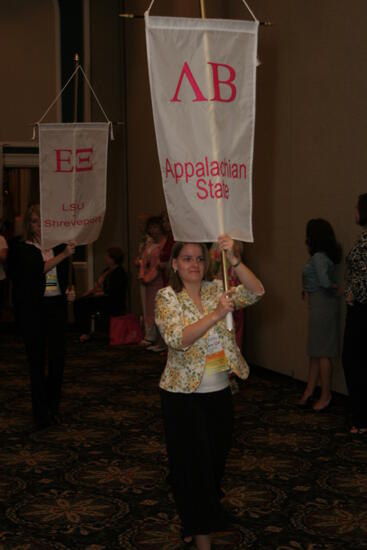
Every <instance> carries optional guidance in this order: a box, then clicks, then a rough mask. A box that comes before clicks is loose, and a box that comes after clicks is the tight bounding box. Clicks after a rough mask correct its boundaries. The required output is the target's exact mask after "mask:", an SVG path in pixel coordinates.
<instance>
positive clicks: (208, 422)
mask: <svg viewBox="0 0 367 550" xmlns="http://www.w3.org/2000/svg"><path fill="white" fill-rule="evenodd" d="M219 248H220V250H221V251H226V255H227V258H228V261H229V262H230V264H231V265H232V267H233V268H234V270H235V272H236V275H237V276H238V278H239V280H240V285H239V286H237V287H236V288H233V289H231V290H230V291H228V292H223V284H222V282H221V281H219V280H215V281H208V280H207V279H208V268H209V257H208V251H207V248H206V246H205V245H204V244H198V243H182V242H178V243H175V245H174V246H173V249H172V255H171V260H170V286H168V287H166V288H163V289H161V290H160V291H159V292H158V294H157V297H156V323H157V325H158V327H159V330H160V332H161V334H162V336H163V339H164V340H165V342H166V344H167V346H168V357H167V364H166V367H165V369H164V372H163V374H162V377H161V380H160V388H161V398H162V409H163V417H164V424H165V433H166V444H167V454H168V460H169V467H170V474H171V475H170V478H171V481H172V489H173V493H174V497H175V501H176V506H177V509H178V512H179V515H180V518H181V521H182V527H183V536H184V540H185V542H191V540H192V539H193V537H194V538H195V542H196V545H197V548H199V549H200V550H205V549H209V548H210V544H211V543H210V533H211V532H212V531H218V530H220V529H222V528H224V527H225V517H224V514H223V511H222V508H221V505H220V496H221V488H220V484H221V480H222V476H223V473H224V467H225V462H226V457H227V454H228V451H229V449H230V446H231V434H232V425H233V409H232V398H231V392H230V389H229V381H228V374H229V373H230V372H234V373H235V374H236V375H237V376H239V377H240V378H242V379H245V378H247V377H248V374H249V369H248V365H247V363H246V361H245V360H244V358H243V357H242V355H241V353H240V350H239V349H238V347H237V345H236V342H235V334H234V332H229V331H228V330H227V328H226V324H225V317H226V315H227V314H228V313H229V312H233V311H234V310H235V309H237V308H242V307H246V306H249V305H251V304H253V303H255V302H257V301H258V300H259V299H260V297H261V296H262V295H263V294H264V288H263V286H262V284H261V282H260V281H259V280H258V279H257V277H256V276H255V275H254V274H253V273H252V272H251V271H250V270H249V269H248V268H247V267H246V266H245V265H244V264H243V263H242V262H241V260H240V258H237V257H236V256H235V254H234V252H233V240H232V238H231V237H229V236H228V235H223V236H220V237H219Z"/></svg>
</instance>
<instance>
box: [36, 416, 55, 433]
mask: <svg viewBox="0 0 367 550" xmlns="http://www.w3.org/2000/svg"><path fill="white" fill-rule="evenodd" d="M50 426H52V420H51V418H45V419H43V420H38V421H37V422H35V423H34V427H35V429H36V430H37V431H41V430H46V429H47V428H49V427H50Z"/></svg>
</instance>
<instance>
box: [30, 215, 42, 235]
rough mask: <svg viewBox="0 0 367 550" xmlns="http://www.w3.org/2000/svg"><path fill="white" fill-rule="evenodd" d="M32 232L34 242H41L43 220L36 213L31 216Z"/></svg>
mask: <svg viewBox="0 0 367 550" xmlns="http://www.w3.org/2000/svg"><path fill="white" fill-rule="evenodd" d="M30 231H31V235H32V238H33V240H35V241H39V240H40V238H41V220H40V218H39V216H38V215H37V214H36V213H35V212H32V214H31V218H30Z"/></svg>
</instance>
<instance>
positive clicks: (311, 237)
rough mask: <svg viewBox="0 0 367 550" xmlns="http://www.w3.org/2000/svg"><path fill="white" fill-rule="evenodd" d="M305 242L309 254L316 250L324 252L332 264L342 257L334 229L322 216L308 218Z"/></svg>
mask: <svg viewBox="0 0 367 550" xmlns="http://www.w3.org/2000/svg"><path fill="white" fill-rule="evenodd" d="M306 244H307V246H308V250H309V252H310V254H311V256H313V255H314V254H316V252H324V254H326V256H328V257H329V258H330V260H331V261H332V262H333V263H334V264H338V263H339V262H340V260H341V258H342V250H341V246H340V244H339V243H338V242H337V241H336V238H335V233H334V230H333V228H332V227H331V225H330V223H329V222H328V221H326V220H323V219H322V218H317V219H313V220H309V222H308V223H307V226H306Z"/></svg>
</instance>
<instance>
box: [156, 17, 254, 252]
mask: <svg viewBox="0 0 367 550" xmlns="http://www.w3.org/2000/svg"><path fill="white" fill-rule="evenodd" d="M145 23H146V27H145V28H146V40H147V53H148V66H149V77H150V89H151V95H152V104H153V116H154V123H155V131H156V137H157V146H158V155H159V161H160V166H161V172H162V179H163V188H164V193H165V198H166V203H167V209H168V213H169V217H170V220H171V225H172V230H173V234H174V238H175V240H179V241H186V242H187V241H189V242H199V241H208V242H210V241H216V240H217V237H218V235H220V234H221V233H224V232H225V233H229V234H230V235H231V236H232V237H233V238H235V239H239V240H242V241H250V242H251V241H253V233H252V162H253V149H254V126H255V91H256V64H257V33H258V22H257V21H256V22H250V21H230V20H216V19H205V20H203V19H182V18H172V17H151V16H149V15H148V14H146V15H145Z"/></svg>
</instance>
